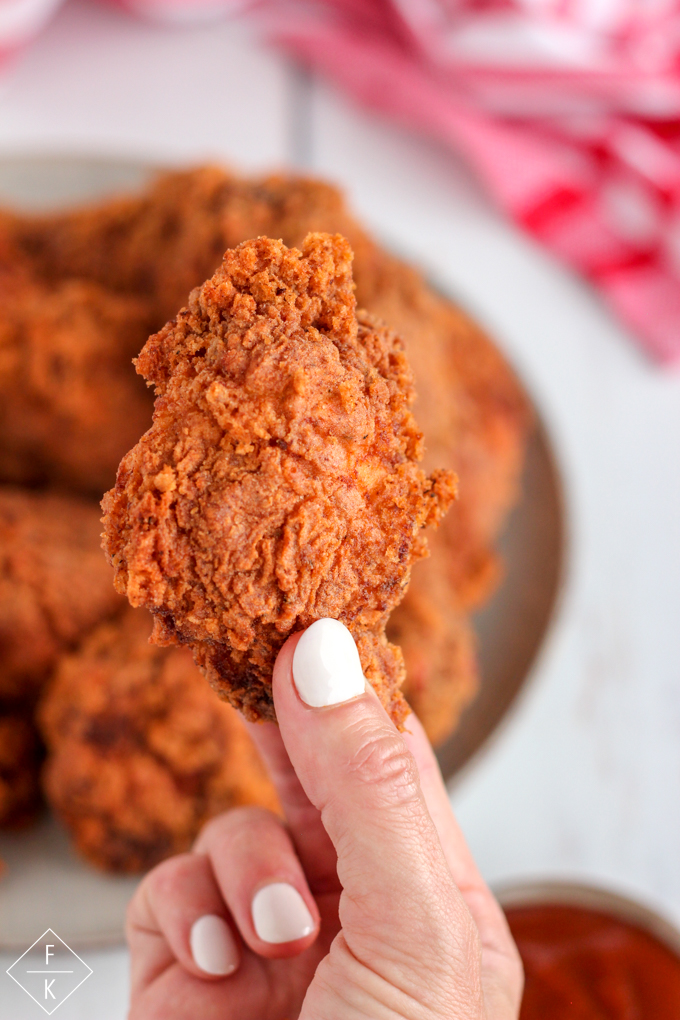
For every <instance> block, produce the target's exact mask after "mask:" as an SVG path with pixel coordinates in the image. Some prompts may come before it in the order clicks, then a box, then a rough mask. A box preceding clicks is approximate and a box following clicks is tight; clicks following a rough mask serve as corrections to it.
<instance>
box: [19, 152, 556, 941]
mask: <svg viewBox="0 0 680 1020" xmlns="http://www.w3.org/2000/svg"><path fill="white" fill-rule="evenodd" d="M152 170H153V167H150V166H149V165H148V164H146V163H144V164H142V163H138V162H133V161H121V160H114V159H92V158H89V157H88V158H77V157H54V158H52V157H49V158H48V157H45V158H42V157H28V158H6V159H4V160H0V204H4V205H10V206H14V207H19V208H24V209H29V210H30V209H33V210H36V209H45V208H50V207H58V206H64V205H68V204H70V203H79V202H83V201H86V200H88V199H94V198H98V197H101V196H103V195H106V194H107V193H110V192H112V191H117V190H127V189H131V188H137V187H139V186H140V185H141V184H142V183H143V182H144V181H145V179H147V178H148V176H149V174H150V173H151V172H152ZM564 531H565V529H564V519H563V512H562V502H561V498H560V485H559V476H558V472H557V469H556V466H555V461H554V459H553V456H552V452H551V447H550V442H549V439H548V436H547V434H546V432H545V430H544V428H543V427H542V425H541V423H540V421H539V422H538V424H537V426H536V428H535V430H534V434H533V436H532V437H531V440H530V443H529V448H528V454H527V460H526V465H525V471H524V478H523V483H522V498H521V500H520V502H519V503H518V505H517V506H516V508H515V509H514V511H513V513H512V514H511V516H510V518H509V520H508V523H507V526H506V529H505V532H504V534H503V536H502V538H501V541H500V548H501V552H502V555H503V558H504V562H505V574H504V580H503V584H502V585H501V587H500V588H499V590H498V591H497V593H496V594H495V596H494V598H493V599H492V600H491V601H490V602H489V604H488V605H487V606H486V607H485V608H484V610H483V611H482V612H480V613H479V614H477V616H476V617H475V627H476V629H477V633H478V636H479V660H480V668H481V676H482V683H481V690H480V692H479V695H478V696H477V699H476V700H475V702H474V703H473V704H472V705H471V706H470V707H469V708H468V709H467V711H466V712H465V713H464V715H463V717H462V720H461V724H460V726H459V727H458V729H457V731H456V733H455V734H454V735H453V736H452V737H451V739H450V740H448V741H447V742H446V743H444V744H443V745H442V746H441V747H440V748H439V749H438V755H439V760H440V763H441V766H442V769H443V772H444V775H445V776H446V777H447V779H450V778H451V777H453V776H454V775H455V774H456V773H458V772H459V771H460V769H461V768H462V767H463V765H465V764H467V763H469V762H470V760H471V759H472V757H473V756H474V755H475V754H476V753H477V752H478V751H479V750H480V749H481V748H482V746H483V745H484V744H485V743H486V742H487V741H488V740H489V738H490V737H491V734H492V733H494V731H496V730H497V728H498V726H499V724H500V722H501V720H503V719H505V718H507V714H508V710H509V709H510V707H511V705H512V703H513V702H514V701H515V699H516V697H517V694H518V693H519V691H520V689H521V688H522V686H523V685H524V684H525V683H526V680H527V677H528V676H529V674H530V671H531V667H532V664H533V662H534V660H535V658H536V655H537V652H538V650H539V648H540V646H541V644H542V642H543V640H544V638H545V634H546V631H547V628H548V625H549V622H550V619H551V617H552V615H553V611H554V607H555V603H556V599H557V595H558V591H559V587H560V578H561V570H562V563H563V559H564V556H563V546H564ZM0 858H2V859H3V860H4V861H5V862H6V864H7V865H8V870H7V873H6V875H5V877H4V879H3V880H2V882H0V948H2V949H10V948H11V949H14V948H20V947H25V946H26V944H27V943H29V942H30V941H31V940H32V939H33V938H34V937H35V932H36V931H38V932H40V931H43V930H44V929H45V928H47V927H51V928H53V929H55V930H57V931H58V932H59V934H60V936H61V937H62V938H63V939H64V940H65V941H66V942H67V943H68V944H69V945H71V946H73V947H74V948H76V947H78V946H95V945H106V944H115V943H118V942H120V941H122V937H123V920H124V915H125V907H126V904H127V902H128V900H129V898H130V896H131V895H132V892H133V890H134V888H135V886H136V884H137V880H135V879H129V878H114V877H106V876H103V875H101V874H99V873H98V872H96V871H93V870H92V869H91V868H88V867H87V866H86V865H85V864H83V863H82V862H81V861H80V860H79V859H78V858H77V857H76V856H75V854H74V853H73V851H72V850H71V849H70V847H69V843H68V840H67V838H66V835H65V834H64V832H63V831H62V830H61V829H60V827H59V826H58V825H57V823H56V822H55V821H54V820H53V819H51V818H48V817H46V818H44V819H43V820H42V821H41V823H40V824H39V825H37V826H35V827H34V828H32V829H30V830H29V831H28V832H25V833H20V834H7V833H3V834H0Z"/></svg>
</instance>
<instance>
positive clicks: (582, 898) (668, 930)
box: [493, 878, 680, 959]
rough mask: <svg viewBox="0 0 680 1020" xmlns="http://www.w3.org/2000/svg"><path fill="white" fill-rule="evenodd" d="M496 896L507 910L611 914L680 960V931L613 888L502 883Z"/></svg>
mask: <svg viewBox="0 0 680 1020" xmlns="http://www.w3.org/2000/svg"><path fill="white" fill-rule="evenodd" d="M493 891H494V894H495V896H496V899H497V900H498V902H499V903H500V905H501V907H503V909H504V910H505V909H506V908H507V909H509V908H511V907H528V906H535V905H538V904H554V905H558V906H574V907H583V908H585V909H586V910H588V909H589V910H594V911H598V912H600V913H604V914H609V915H610V916H611V917H613V918H616V919H618V920H621V921H626V922H628V923H629V924H632V925H633V926H634V927H636V928H639V929H641V930H642V931H644V932H646V933H647V934H648V935H652V936H653V937H654V938H656V939H657V941H659V942H661V943H662V945H664V946H665V947H666V948H667V949H670V950H671V952H673V953H674V955H675V956H677V957H678V959H680V928H678V927H677V926H676V925H675V924H674V923H673V921H671V920H670V918H669V917H667V916H665V915H664V914H662V913H660V912H659V911H658V910H657V909H656V908H655V907H653V906H651V904H649V903H645V902H643V901H640V900H638V899H633V898H631V896H629V895H628V894H627V893H624V892H622V891H620V890H618V889H615V888H613V887H612V886H607V885H599V884H596V883H595V882H588V881H572V880H570V879H551V878H545V879H542V878H538V879H521V880H518V881H514V882H513V881H508V882H502V883H501V882H499V883H498V884H497V885H495V886H494V890H493Z"/></svg>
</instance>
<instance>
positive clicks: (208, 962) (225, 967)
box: [189, 914, 238, 976]
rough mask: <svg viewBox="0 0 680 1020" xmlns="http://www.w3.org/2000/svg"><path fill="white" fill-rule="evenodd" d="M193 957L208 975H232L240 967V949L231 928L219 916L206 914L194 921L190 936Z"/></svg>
mask: <svg viewBox="0 0 680 1020" xmlns="http://www.w3.org/2000/svg"><path fill="white" fill-rule="evenodd" d="M189 944H190V946H191V955H192V956H193V958H194V963H195V964H196V966H197V967H198V968H199V969H200V970H202V971H205V973H206V974H219V975H221V976H225V975H226V974H231V973H232V972H233V971H235V970H236V968H237V967H238V949H237V947H236V942H235V941H234V936H233V935H232V933H231V928H230V927H229V925H228V924H227V922H226V921H225V920H224V919H223V918H221V917H218V916H217V914H205V915H204V916H203V917H199V919H198V921H194V923H193V924H192V926H191V934H190V936H189Z"/></svg>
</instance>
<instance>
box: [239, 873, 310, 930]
mask: <svg viewBox="0 0 680 1020" xmlns="http://www.w3.org/2000/svg"><path fill="white" fill-rule="evenodd" d="M252 913H253V925H254V926H255V931H256V932H257V937H258V938H260V939H262V941H263V942H277V943H278V942H295V940H296V939H302V938H304V937H305V935H309V934H310V932H312V931H314V920H313V918H312V915H311V914H310V912H309V910H308V909H307V904H306V903H305V901H304V900H303V898H302V896H300V893H299V892H298V891H297V889H295V888H294V887H293V886H292V885H288V883H287V882H272V883H271V885H265V886H263V887H262V889H259V890H258V891H257V892H256V893H255V895H254V896H253V906H252Z"/></svg>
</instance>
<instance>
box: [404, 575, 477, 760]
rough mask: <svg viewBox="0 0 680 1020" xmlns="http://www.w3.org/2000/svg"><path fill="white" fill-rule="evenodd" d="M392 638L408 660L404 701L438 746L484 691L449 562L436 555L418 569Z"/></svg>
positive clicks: (471, 634)
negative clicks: (479, 688) (450, 577)
mask: <svg viewBox="0 0 680 1020" xmlns="http://www.w3.org/2000/svg"><path fill="white" fill-rule="evenodd" d="M387 636H388V638H389V640H390V641H394V643H395V644H398V645H399V646H400V648H401V650H402V652H403V655H404V662H405V664H406V680H405V681H404V686H403V693H404V697H405V698H406V700H407V702H408V703H409V705H410V707H411V708H412V709H413V711H414V712H415V714H416V715H417V716H418V718H419V719H420V721H421V722H422V724H423V726H424V728H425V732H426V733H427V736H428V738H429V740H430V742H431V743H432V744H433V745H434V746H435V747H436V746H437V745H438V744H441V743H442V742H443V741H444V740H445V739H446V738H447V737H448V736H449V734H450V733H451V732H452V731H453V730H455V728H456V726H457V725H458V720H459V718H460V715H461V713H462V711H463V709H464V708H466V706H467V705H469V704H470V702H471V701H472V699H473V698H474V696H475V694H476V693H477V689H478V686H479V675H478V671H477V659H476V654H475V635H474V631H473V629H472V624H471V623H470V620H469V618H468V616H467V614H466V613H465V612H463V611H462V610H461V608H460V605H459V604H458V601H457V598H456V594H455V590H454V589H453V588H452V586H451V583H450V580H449V577H448V573H447V564H446V561H443V560H442V559H441V558H435V557H433V556H431V557H429V558H428V559H426V560H421V561H420V562H418V563H416V564H414V567H413V573H412V575H411V583H410V584H409V588H408V591H407V592H406V595H405V597H404V601H403V602H402V603H401V605H399V606H397V608H396V609H395V610H394V612H393V613H392V615H391V616H390V619H389V622H388V625H387Z"/></svg>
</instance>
